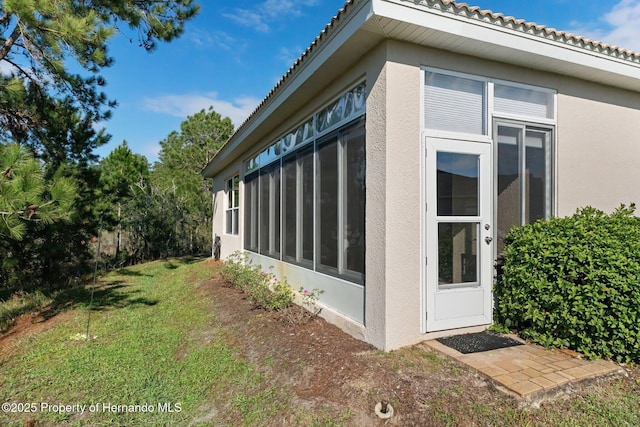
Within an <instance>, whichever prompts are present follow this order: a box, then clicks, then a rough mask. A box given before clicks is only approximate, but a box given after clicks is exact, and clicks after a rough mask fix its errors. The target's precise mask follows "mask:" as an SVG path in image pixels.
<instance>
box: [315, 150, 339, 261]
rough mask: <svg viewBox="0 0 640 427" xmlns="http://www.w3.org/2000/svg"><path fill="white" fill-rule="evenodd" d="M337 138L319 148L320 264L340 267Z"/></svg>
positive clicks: (318, 214) (317, 212)
mask: <svg viewBox="0 0 640 427" xmlns="http://www.w3.org/2000/svg"><path fill="white" fill-rule="evenodd" d="M336 141H337V138H333V140H332V141H331V142H330V143H326V144H324V145H322V147H320V148H319V149H318V172H317V173H318V193H317V197H318V210H317V211H316V217H317V219H318V234H317V236H318V252H319V254H320V259H319V260H318V262H319V264H321V265H324V266H328V267H333V268H338V161H337V160H338V159H337V157H338V150H337V148H338V145H337V142H336Z"/></svg>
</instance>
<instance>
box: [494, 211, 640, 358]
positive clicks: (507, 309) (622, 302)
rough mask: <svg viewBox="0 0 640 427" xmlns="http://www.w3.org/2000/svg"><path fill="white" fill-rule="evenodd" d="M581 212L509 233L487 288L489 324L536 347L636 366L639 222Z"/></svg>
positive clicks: (626, 215)
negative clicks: (491, 310) (491, 311)
mask: <svg viewBox="0 0 640 427" xmlns="http://www.w3.org/2000/svg"><path fill="white" fill-rule="evenodd" d="M634 211H635V205H633V204H632V205H631V206H630V207H629V208H627V207H625V206H624V205H622V206H621V207H620V208H618V209H617V210H616V211H615V212H614V213H613V214H611V215H606V214H605V213H604V212H602V211H599V210H597V209H594V208H592V207H586V208H583V209H580V210H578V211H577V212H576V214H574V215H573V216H572V217H568V218H552V219H550V220H548V221H537V222H536V223H534V224H530V225H526V226H523V227H516V228H513V229H512V230H511V231H510V233H509V234H508V235H507V237H506V239H505V251H504V255H505V259H504V265H503V266H502V271H501V272H499V275H498V280H497V283H496V287H495V299H496V305H495V319H496V322H498V323H500V324H502V325H504V326H505V327H507V328H509V329H511V330H517V331H519V333H520V335H521V336H523V337H524V338H527V339H530V340H532V341H535V342H538V343H540V344H542V345H544V346H547V347H549V346H553V347H567V348H571V349H573V350H575V351H578V352H580V353H583V354H585V355H586V356H588V357H590V358H597V357H604V358H610V359H615V360H618V361H626V362H629V361H639V360H640V316H639V313H640V283H639V281H640V219H639V218H637V217H635V216H634V215H633V213H634Z"/></svg>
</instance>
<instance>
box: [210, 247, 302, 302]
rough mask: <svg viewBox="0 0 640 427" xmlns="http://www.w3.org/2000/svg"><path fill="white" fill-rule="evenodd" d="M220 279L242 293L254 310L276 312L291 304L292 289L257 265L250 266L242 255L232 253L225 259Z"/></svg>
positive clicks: (244, 255) (246, 258) (245, 256)
mask: <svg viewBox="0 0 640 427" xmlns="http://www.w3.org/2000/svg"><path fill="white" fill-rule="evenodd" d="M222 277H223V278H224V279H225V280H226V281H228V282H229V283H230V284H231V285H232V286H235V287H237V288H238V289H240V290H241V291H242V292H244V293H245V294H246V295H247V299H248V300H249V301H250V302H251V304H253V305H254V307H256V308H263V309H265V310H268V311H276V310H282V309H285V308H287V307H289V306H290V305H291V303H293V298H294V294H293V289H291V287H290V286H289V285H288V284H287V283H286V282H279V281H278V280H277V279H276V278H275V275H273V274H272V273H266V272H264V271H262V269H261V267H260V266H259V265H250V262H249V259H248V257H247V255H246V254H244V253H241V252H234V253H233V254H231V255H230V256H229V257H228V258H227V260H226V261H225V264H224V267H223V268H222Z"/></svg>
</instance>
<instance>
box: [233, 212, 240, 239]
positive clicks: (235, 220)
mask: <svg viewBox="0 0 640 427" xmlns="http://www.w3.org/2000/svg"><path fill="white" fill-rule="evenodd" d="M239 215H240V210H239V209H234V210H233V219H232V221H233V226H232V230H233V234H238V220H239Z"/></svg>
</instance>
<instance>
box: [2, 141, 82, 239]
mask: <svg viewBox="0 0 640 427" xmlns="http://www.w3.org/2000/svg"><path fill="white" fill-rule="evenodd" d="M74 196H75V186H74V184H73V182H72V181H71V180H70V179H68V178H65V177H54V179H53V180H51V181H49V182H45V181H44V171H43V167H42V164H41V163H40V162H39V161H38V160H36V159H35V158H34V157H33V156H31V155H29V154H28V153H27V151H26V150H25V149H24V148H22V147H20V146H19V145H17V144H11V145H0V219H1V220H0V236H1V237H2V239H12V240H16V241H21V240H22V239H24V237H25V231H26V223H27V222H28V221H35V222H42V223H45V224H50V223H52V222H54V221H57V220H64V219H68V218H69V215H70V212H71V206H72V205H73V201H74Z"/></svg>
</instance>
